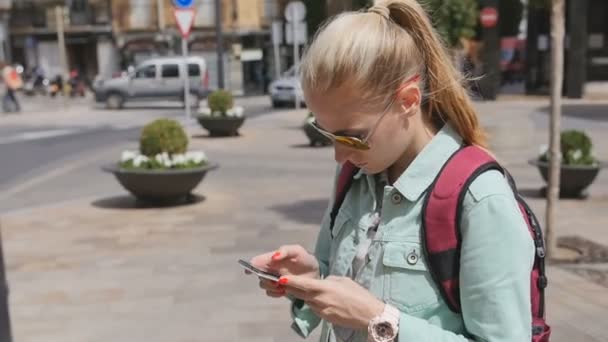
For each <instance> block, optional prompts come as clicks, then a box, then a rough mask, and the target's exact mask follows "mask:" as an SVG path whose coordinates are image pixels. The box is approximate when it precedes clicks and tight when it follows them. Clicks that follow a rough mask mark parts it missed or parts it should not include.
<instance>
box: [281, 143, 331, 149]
mask: <svg viewBox="0 0 608 342" xmlns="http://www.w3.org/2000/svg"><path fill="white" fill-rule="evenodd" d="M289 147H290V148H310V149H316V148H323V147H331V145H318V144H316V145H310V143H308V144H293V145H290V146H289Z"/></svg>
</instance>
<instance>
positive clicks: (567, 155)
mask: <svg viewBox="0 0 608 342" xmlns="http://www.w3.org/2000/svg"><path fill="white" fill-rule="evenodd" d="M592 148H593V144H592V143H591V138H589V136H588V135H587V134H585V132H583V131H578V130H567V131H563V132H562V133H561V135H560V150H561V154H562V164H564V165H594V164H596V163H597V160H596V159H595V158H594V157H593V155H592ZM540 160H541V161H545V162H546V161H548V160H549V157H548V152H545V153H544V154H543V155H541V157H540Z"/></svg>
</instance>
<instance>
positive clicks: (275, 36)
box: [272, 20, 283, 80]
mask: <svg viewBox="0 0 608 342" xmlns="http://www.w3.org/2000/svg"><path fill="white" fill-rule="evenodd" d="M281 29H282V25H281V22H280V21H276V20H275V21H273V22H272V47H273V50H274V65H275V67H274V76H275V79H277V80H278V79H279V78H281V50H280V46H281V41H282V38H283V37H282V35H281Z"/></svg>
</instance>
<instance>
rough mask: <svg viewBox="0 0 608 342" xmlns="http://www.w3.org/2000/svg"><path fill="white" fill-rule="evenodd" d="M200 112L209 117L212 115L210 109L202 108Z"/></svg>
mask: <svg viewBox="0 0 608 342" xmlns="http://www.w3.org/2000/svg"><path fill="white" fill-rule="evenodd" d="M198 112H199V114H201V115H206V116H208V115H211V108H209V107H202V108H201V109H200V110H199V111H198Z"/></svg>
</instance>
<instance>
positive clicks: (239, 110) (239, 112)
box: [227, 106, 245, 118]
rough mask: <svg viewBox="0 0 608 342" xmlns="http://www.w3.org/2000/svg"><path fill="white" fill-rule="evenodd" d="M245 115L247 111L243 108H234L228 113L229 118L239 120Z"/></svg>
mask: <svg viewBox="0 0 608 342" xmlns="http://www.w3.org/2000/svg"><path fill="white" fill-rule="evenodd" d="M244 113H245V109H244V108H243V107H240V106H239V107H232V108H231V109H230V110H229V111H228V112H227V114H228V116H234V117H237V118H242V117H243V114H244Z"/></svg>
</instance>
